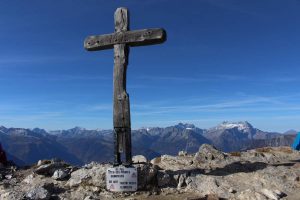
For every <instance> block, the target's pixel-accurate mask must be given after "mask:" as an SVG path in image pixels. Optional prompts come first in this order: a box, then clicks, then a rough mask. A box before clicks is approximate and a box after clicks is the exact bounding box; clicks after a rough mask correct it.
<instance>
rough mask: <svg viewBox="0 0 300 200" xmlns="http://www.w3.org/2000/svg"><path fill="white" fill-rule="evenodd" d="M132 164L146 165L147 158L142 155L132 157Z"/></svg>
mask: <svg viewBox="0 0 300 200" xmlns="http://www.w3.org/2000/svg"><path fill="white" fill-rule="evenodd" d="M132 162H133V163H146V162H147V158H146V157H145V156H143V155H136V156H133V157H132Z"/></svg>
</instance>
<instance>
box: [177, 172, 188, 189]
mask: <svg viewBox="0 0 300 200" xmlns="http://www.w3.org/2000/svg"><path fill="white" fill-rule="evenodd" d="M185 179H186V174H181V175H180V177H179V180H178V185H177V188H178V189H180V188H181V187H182V186H183V184H184V183H185Z"/></svg>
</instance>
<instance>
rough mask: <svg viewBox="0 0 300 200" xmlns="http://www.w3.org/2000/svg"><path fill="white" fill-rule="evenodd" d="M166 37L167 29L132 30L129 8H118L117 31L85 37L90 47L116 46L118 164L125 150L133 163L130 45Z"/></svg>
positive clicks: (114, 123) (115, 92)
mask: <svg viewBox="0 0 300 200" xmlns="http://www.w3.org/2000/svg"><path fill="white" fill-rule="evenodd" d="M165 40H166V32H165V30H164V29H158V28H156V29H143V30H137V31H129V13H128V10H127V9H126V8H118V9H117V10H116V12H115V32H114V33H112V34H106V35H98V36H89V37H87V38H86V39H85V41H84V47H85V49H86V50H88V51H96V50H103V49H111V48H114V74H113V84H114V92H113V108H114V109H113V125H114V146H115V154H114V155H115V164H116V165H119V164H121V156H120V154H121V153H122V152H125V158H126V164H129V165H130V164H131V162H132V159H131V157H132V155H131V121H130V102H129V95H128V94H127V91H126V71H127V65H128V54H129V46H142V45H152V44H159V43H162V42H164V41H165Z"/></svg>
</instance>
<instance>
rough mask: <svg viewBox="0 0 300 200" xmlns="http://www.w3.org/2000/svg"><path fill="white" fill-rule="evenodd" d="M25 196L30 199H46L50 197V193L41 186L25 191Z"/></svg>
mask: <svg viewBox="0 0 300 200" xmlns="http://www.w3.org/2000/svg"><path fill="white" fill-rule="evenodd" d="M26 197H27V198H29V199H32V200H38V199H39V200H48V199H50V194H49V192H48V191H47V190H46V189H45V188H43V187H35V188H33V189H32V190H30V191H29V192H27V193H26Z"/></svg>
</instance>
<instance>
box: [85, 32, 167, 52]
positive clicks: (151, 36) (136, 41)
mask: <svg viewBox="0 0 300 200" xmlns="http://www.w3.org/2000/svg"><path fill="white" fill-rule="evenodd" d="M165 41H166V31H165V30H164V29H162V28H153V29H143V30H136V31H126V32H117V33H112V34H105V35H98V36H89V37H87V38H86V39H85V41H84V48H85V49H86V50H88V51H98V50H105V49H111V48H113V46H114V45H115V44H127V45H130V46H145V45H155V44H160V43H163V42H165Z"/></svg>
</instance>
